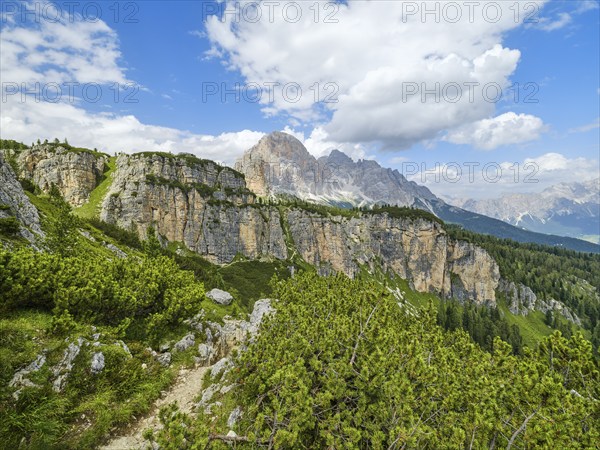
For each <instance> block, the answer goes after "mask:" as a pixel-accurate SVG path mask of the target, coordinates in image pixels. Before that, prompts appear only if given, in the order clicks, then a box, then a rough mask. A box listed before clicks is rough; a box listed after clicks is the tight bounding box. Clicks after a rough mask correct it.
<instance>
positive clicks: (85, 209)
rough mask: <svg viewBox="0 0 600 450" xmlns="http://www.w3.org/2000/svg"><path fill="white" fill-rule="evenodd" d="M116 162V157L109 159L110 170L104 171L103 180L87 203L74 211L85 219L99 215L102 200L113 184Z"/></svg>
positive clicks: (107, 163)
mask: <svg viewBox="0 0 600 450" xmlns="http://www.w3.org/2000/svg"><path fill="white" fill-rule="evenodd" d="M116 164H117V159H116V158H115V157H112V158H109V159H108V161H107V162H106V165H107V167H108V170H107V171H106V172H104V175H103V180H102V181H101V182H100V184H99V185H98V186H96V189H94V190H93V191H92V192H91V193H90V200H89V201H88V202H87V203H86V204H85V205H83V206H81V207H79V208H77V209H75V211H74V213H75V214H76V215H77V216H79V217H82V218H84V219H92V218H94V217H97V216H98V214H99V212H100V206H101V204H102V200H104V197H106V194H107V193H108V190H109V189H110V185H111V184H112V173H113V172H114V170H115V168H116Z"/></svg>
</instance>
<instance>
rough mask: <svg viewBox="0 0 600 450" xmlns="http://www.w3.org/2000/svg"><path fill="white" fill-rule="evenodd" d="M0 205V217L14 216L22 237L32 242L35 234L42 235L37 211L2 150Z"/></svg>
mask: <svg viewBox="0 0 600 450" xmlns="http://www.w3.org/2000/svg"><path fill="white" fill-rule="evenodd" d="M0 206H2V207H1V208H0V218H8V217H15V218H16V219H17V220H18V221H19V224H20V226H21V230H20V234H21V235H22V236H23V237H24V238H26V239H27V240H29V241H30V242H32V243H33V242H35V240H36V235H37V236H41V235H43V232H42V229H41V228H40V217H39V214H38V211H37V209H36V208H35V206H33V205H32V204H31V202H30V201H29V198H28V197H27V195H25V192H24V191H23V188H22V187H21V184H20V183H19V181H18V180H17V177H16V175H15V173H14V171H13V170H12V168H11V166H10V164H8V163H7V162H6V160H5V157H4V154H3V153H2V152H0ZM12 220H14V219H12Z"/></svg>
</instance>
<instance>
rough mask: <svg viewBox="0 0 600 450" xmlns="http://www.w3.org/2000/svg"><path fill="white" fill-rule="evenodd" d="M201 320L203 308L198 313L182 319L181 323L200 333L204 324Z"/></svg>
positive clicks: (202, 318)
mask: <svg viewBox="0 0 600 450" xmlns="http://www.w3.org/2000/svg"><path fill="white" fill-rule="evenodd" d="M203 320H204V310H202V311H200V312H199V313H198V314H196V315H195V316H194V317H192V318H191V319H186V320H184V321H183V323H185V324H186V325H188V326H189V327H190V328H192V329H193V330H196V331H197V332H198V333H202V331H203V330H204V326H203V324H202V322H203Z"/></svg>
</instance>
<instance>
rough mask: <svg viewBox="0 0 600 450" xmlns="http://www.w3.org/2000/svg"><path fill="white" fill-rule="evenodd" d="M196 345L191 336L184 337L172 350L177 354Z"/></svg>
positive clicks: (194, 339)
mask: <svg viewBox="0 0 600 450" xmlns="http://www.w3.org/2000/svg"><path fill="white" fill-rule="evenodd" d="M195 343H196V338H195V337H194V335H193V334H191V333H190V334H187V335H185V336H184V337H183V338H182V339H181V340H180V341H179V342H177V343H176V344H175V347H174V350H175V351H178V352H183V351H185V350H187V349H188V348H190V347H191V346H193V345H194V344H195Z"/></svg>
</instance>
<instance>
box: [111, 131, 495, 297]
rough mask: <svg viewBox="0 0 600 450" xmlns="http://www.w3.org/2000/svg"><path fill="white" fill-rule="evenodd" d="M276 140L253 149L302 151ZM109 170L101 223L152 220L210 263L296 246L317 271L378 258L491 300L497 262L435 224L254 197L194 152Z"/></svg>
mask: <svg viewBox="0 0 600 450" xmlns="http://www.w3.org/2000/svg"><path fill="white" fill-rule="evenodd" d="M276 137H278V139H279V137H280V138H281V139H280V141H281V142H279V141H277V142H275V141H274V140H273V139H271V140H267V141H265V142H263V141H261V142H262V143H259V147H260V148H262V147H263V146H264V147H265V148H266V150H265V151H264V152H261V151H259V152H258V153H259V154H263V153H265V154H271V153H273V152H274V151H275V150H276V151H277V152H278V153H277V154H278V155H279V156H278V157H288V156H289V157H290V158H295V157H296V156H297V155H299V154H300V153H301V152H300V153H299V149H298V148H296V147H298V145H301V144H299V142H295V141H294V140H292V139H290V137H289V136H287V135H282V136H279V135H276ZM271 147H272V148H271ZM260 148H259V150H260ZM300 150H301V149H300ZM252 154H253V153H252V152H250V155H252ZM282 155H283V156H282ZM286 155H287V156H286ZM300 156H301V158H300V161H303V160H306V158H305V157H304V156H306V155H304V156H303V155H302V154H300ZM309 156H310V155H309ZM337 156H339V155H337V154H335V155H334V157H337ZM343 162H344V161H341V162H340V164H341V163H343ZM309 169H310V167H304V168H302V170H309ZM113 175H114V176H113V178H114V179H113V183H112V186H111V189H110V192H109V194H108V195H107V197H106V198H105V200H104V202H103V206H102V212H101V218H102V219H103V220H105V221H107V222H109V223H114V224H116V225H118V226H120V227H122V228H125V229H136V230H137V231H138V232H139V233H140V235H141V236H142V237H144V236H145V233H146V231H147V229H148V227H149V226H153V227H155V229H156V230H157V232H158V233H159V234H160V235H161V236H162V237H164V238H166V239H167V240H169V241H171V242H182V243H184V245H185V246H186V247H187V248H188V249H190V250H192V251H194V252H197V253H198V254H200V255H202V256H204V257H205V258H206V259H208V260H209V261H211V262H213V263H217V264H224V263H230V262H231V261H232V260H233V259H234V258H235V257H236V256H237V255H243V256H245V257H247V258H249V259H259V258H262V257H267V258H277V259H287V258H288V256H289V252H290V251H294V249H295V250H296V251H297V252H298V253H299V254H300V255H301V256H302V258H304V260H306V261H307V262H308V263H310V264H313V265H315V266H316V267H318V269H319V271H320V273H322V274H326V273H330V272H334V271H335V272H343V273H345V274H347V275H348V276H351V277H353V276H355V275H356V274H357V273H358V271H359V270H360V266H361V265H368V266H370V267H371V268H374V267H375V266H376V265H378V266H381V267H382V268H383V269H384V270H385V271H393V272H395V273H396V274H397V275H399V276H400V277H402V278H406V279H408V280H409V281H410V283H411V285H412V287H413V288H414V289H416V290H417V291H421V292H433V293H437V294H440V295H445V296H455V297H457V298H459V299H464V300H467V299H470V300H475V301H477V302H481V303H484V302H493V301H494V300H495V288H496V287H497V284H498V280H499V273H498V267H497V265H496V264H495V262H494V261H493V259H492V258H491V257H490V256H489V255H488V254H487V252H485V251H484V250H482V249H480V248H478V247H476V246H474V245H471V244H468V243H455V242H453V241H450V240H449V239H448V237H447V235H446V233H445V231H444V230H443V228H442V227H441V226H440V225H438V224H437V223H434V222H430V221H426V220H422V219H419V220H410V219H396V218H392V217H389V216H388V215H385V214H382V215H376V216H375V215H371V214H363V215H361V216H357V217H354V218H342V217H322V216H319V215H317V214H314V213H310V212H307V211H305V210H302V209H289V208H282V209H280V208H277V207H275V206H268V205H258V204H254V203H253V202H254V196H253V195H250V194H248V192H247V189H246V184H245V181H244V178H243V176H242V175H241V174H239V173H238V172H235V171H233V170H231V169H227V168H222V167H220V166H218V165H217V164H215V163H212V162H206V161H202V160H198V159H197V158H195V157H192V156H185V155H183V156H181V155H180V156H173V155H162V154H138V155H121V156H119V158H118V160H117V168H116V170H115V172H114V174H113ZM282 214H283V216H282ZM286 240H287V242H286Z"/></svg>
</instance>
